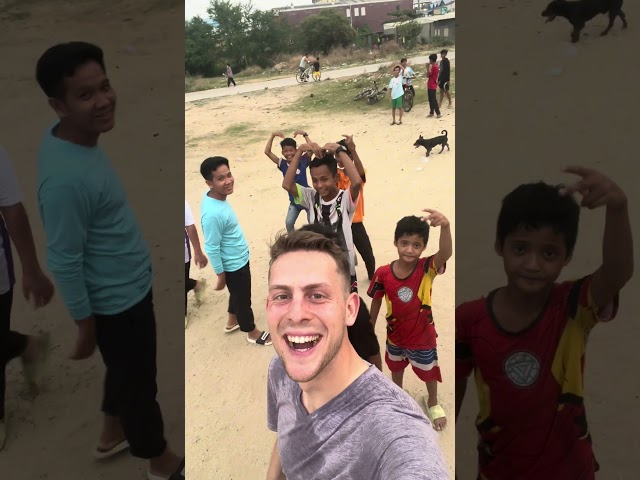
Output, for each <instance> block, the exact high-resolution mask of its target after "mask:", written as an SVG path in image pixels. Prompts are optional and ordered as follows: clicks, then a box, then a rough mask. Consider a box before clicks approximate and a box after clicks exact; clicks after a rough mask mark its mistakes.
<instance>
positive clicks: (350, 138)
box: [342, 135, 366, 182]
mask: <svg viewBox="0 0 640 480" xmlns="http://www.w3.org/2000/svg"><path fill="white" fill-rule="evenodd" d="M342 136H343V137H344V138H346V142H345V143H346V144H347V148H348V149H349V151H350V152H351V155H353V164H354V165H355V166H356V170H358V174H359V175H360V178H362V181H363V182H364V181H365V178H366V177H365V173H364V165H362V162H361V161H360V155H358V152H357V151H356V144H355V143H353V135H342Z"/></svg>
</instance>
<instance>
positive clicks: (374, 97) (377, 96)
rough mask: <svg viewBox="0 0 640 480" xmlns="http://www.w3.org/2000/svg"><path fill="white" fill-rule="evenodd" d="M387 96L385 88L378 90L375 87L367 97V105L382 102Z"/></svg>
mask: <svg viewBox="0 0 640 480" xmlns="http://www.w3.org/2000/svg"><path fill="white" fill-rule="evenodd" d="M386 94H387V87H384V88H383V89H382V90H378V87H377V85H376V88H375V90H374V91H373V92H372V93H371V94H370V95H369V96H368V97H367V103H368V104H369V105H373V104H374V103H378V102H379V101H380V100H382V99H383V98H384V97H385V95H386Z"/></svg>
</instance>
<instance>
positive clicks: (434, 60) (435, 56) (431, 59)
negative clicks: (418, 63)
mask: <svg viewBox="0 0 640 480" xmlns="http://www.w3.org/2000/svg"><path fill="white" fill-rule="evenodd" d="M429 60H430V61H432V62H436V61H437V60H438V55H437V54H435V53H432V54H431V55H429Z"/></svg>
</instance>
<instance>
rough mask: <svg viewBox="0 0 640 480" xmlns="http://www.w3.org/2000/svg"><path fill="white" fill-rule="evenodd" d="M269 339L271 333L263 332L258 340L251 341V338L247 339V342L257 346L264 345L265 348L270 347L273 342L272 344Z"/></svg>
mask: <svg viewBox="0 0 640 480" xmlns="http://www.w3.org/2000/svg"><path fill="white" fill-rule="evenodd" d="M267 338H269V332H262V335H260V337H259V338H258V339H257V340H251V339H250V338H247V342H249V343H254V344H256V345H264V346H265V347H268V346H269V345H271V344H272V343H273V342H271V340H267Z"/></svg>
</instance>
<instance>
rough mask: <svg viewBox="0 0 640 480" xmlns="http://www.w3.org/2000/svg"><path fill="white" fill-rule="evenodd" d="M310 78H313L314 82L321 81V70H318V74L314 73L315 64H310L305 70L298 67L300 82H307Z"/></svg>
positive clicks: (297, 78) (297, 76)
mask: <svg viewBox="0 0 640 480" xmlns="http://www.w3.org/2000/svg"><path fill="white" fill-rule="evenodd" d="M310 78H313V81H314V82H319V81H320V72H318V75H314V74H313V65H309V66H308V67H307V68H306V69H305V70H304V71H303V72H301V71H300V69H298V72H297V73H296V80H297V81H298V83H303V82H306V81H307V80H309V79H310Z"/></svg>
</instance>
